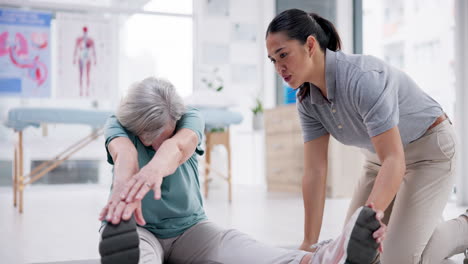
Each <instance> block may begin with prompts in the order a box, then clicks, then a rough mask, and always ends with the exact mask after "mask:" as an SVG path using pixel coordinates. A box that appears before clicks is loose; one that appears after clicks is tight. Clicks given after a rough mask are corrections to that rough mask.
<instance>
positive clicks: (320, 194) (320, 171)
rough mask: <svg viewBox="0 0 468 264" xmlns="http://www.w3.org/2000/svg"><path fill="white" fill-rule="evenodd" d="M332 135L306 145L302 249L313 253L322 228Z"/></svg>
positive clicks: (303, 180) (303, 182)
mask: <svg viewBox="0 0 468 264" xmlns="http://www.w3.org/2000/svg"><path fill="white" fill-rule="evenodd" d="M329 138H330V134H327V135H324V136H321V137H319V138H317V139H314V140H311V141H308V142H306V143H305V144H304V176H303V178H302V196H303V199H304V213H305V214H304V216H305V218H304V241H303V242H302V245H301V247H300V249H302V250H306V251H311V249H310V246H312V245H313V244H315V243H317V241H318V238H319V235H320V229H321V227H322V218H323V208H324V205H325V191H326V179H327V169H328V142H329Z"/></svg>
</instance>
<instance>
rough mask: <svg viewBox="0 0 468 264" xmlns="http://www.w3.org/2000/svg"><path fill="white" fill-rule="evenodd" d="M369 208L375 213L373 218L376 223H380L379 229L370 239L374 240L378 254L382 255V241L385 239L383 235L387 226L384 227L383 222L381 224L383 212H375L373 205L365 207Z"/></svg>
mask: <svg viewBox="0 0 468 264" xmlns="http://www.w3.org/2000/svg"><path fill="white" fill-rule="evenodd" d="M366 206H368V207H370V208H372V209H373V210H374V211H375V218H376V219H377V221H379V223H380V228H379V229H377V231H375V232H374V234H372V237H373V238H374V239H375V241H376V242H377V243H378V244H379V252H380V253H382V252H383V244H382V242H383V240H384V239H385V234H386V232H387V225H385V224H384V223H383V222H382V219H383V217H384V212H383V211H381V210H377V209H375V206H374V204H373V203H370V204H368V205H366Z"/></svg>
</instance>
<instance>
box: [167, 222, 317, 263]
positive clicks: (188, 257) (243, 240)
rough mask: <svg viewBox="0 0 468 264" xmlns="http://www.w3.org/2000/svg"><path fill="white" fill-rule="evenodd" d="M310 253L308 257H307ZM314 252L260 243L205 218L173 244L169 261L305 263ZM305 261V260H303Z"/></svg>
mask: <svg viewBox="0 0 468 264" xmlns="http://www.w3.org/2000/svg"><path fill="white" fill-rule="evenodd" d="M306 256H308V257H307V258H305V257H306ZM310 256H311V253H308V252H305V251H301V250H288V249H283V248H277V247H273V246H269V245H266V244H263V243H260V242H258V241H256V240H254V239H253V238H251V237H250V236H248V235H246V234H243V233H241V232H239V231H237V230H234V229H230V230H225V229H222V228H220V227H218V226H217V225H215V224H213V223H211V222H208V221H206V222H201V223H198V224H196V225H195V226H193V227H191V228H190V229H188V230H187V231H186V232H185V233H184V234H182V235H181V236H180V237H179V238H178V239H177V240H175V242H174V243H173V245H172V249H171V250H170V254H169V256H168V258H167V261H168V262H169V263H199V264H201V263H211V264H213V263H223V264H231V263H232V264H239V263H256V264H262V263H264V264H276V263H301V264H305V263H307V261H308V260H309V259H308V258H310ZM303 258H304V261H303V262H301V260H303Z"/></svg>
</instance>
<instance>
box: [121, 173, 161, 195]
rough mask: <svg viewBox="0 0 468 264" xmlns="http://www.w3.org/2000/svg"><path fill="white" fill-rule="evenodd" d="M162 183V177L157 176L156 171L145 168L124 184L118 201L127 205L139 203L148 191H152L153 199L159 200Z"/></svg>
mask: <svg viewBox="0 0 468 264" xmlns="http://www.w3.org/2000/svg"><path fill="white" fill-rule="evenodd" d="M162 181H163V177H162V176H159V174H158V172H157V171H155V170H152V169H151V168H150V167H149V166H145V167H143V168H142V169H141V170H140V171H139V172H138V173H137V174H135V175H133V176H132V177H131V178H130V180H129V181H128V182H127V183H126V184H125V186H124V188H123V190H122V191H121V193H120V199H122V200H123V201H126V202H127V203H131V202H134V201H141V200H142V199H143V197H145V195H146V194H147V193H148V192H149V191H150V190H153V191H154V199H156V200H159V199H161V184H162Z"/></svg>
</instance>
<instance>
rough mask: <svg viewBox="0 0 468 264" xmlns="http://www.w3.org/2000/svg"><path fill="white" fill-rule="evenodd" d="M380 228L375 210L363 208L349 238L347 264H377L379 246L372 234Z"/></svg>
mask: <svg viewBox="0 0 468 264" xmlns="http://www.w3.org/2000/svg"><path fill="white" fill-rule="evenodd" d="M379 228H380V223H379V221H377V219H376V218H375V212H374V210H372V209H371V208H369V207H363V208H362V210H361V212H360V213H359V216H358V218H357V220H356V223H355V225H354V228H353V231H352V232H351V237H350V238H349V242H348V247H347V250H346V251H347V253H348V257H347V259H346V263H347V264H360V263H375V261H376V259H377V258H378V256H377V255H378V251H377V249H378V247H379V244H378V243H377V241H375V239H374V238H373V236H372V234H373V233H374V232H375V231H377V230H378V229H379ZM377 263H378V262H377Z"/></svg>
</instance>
